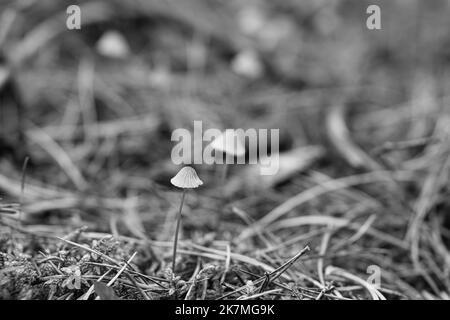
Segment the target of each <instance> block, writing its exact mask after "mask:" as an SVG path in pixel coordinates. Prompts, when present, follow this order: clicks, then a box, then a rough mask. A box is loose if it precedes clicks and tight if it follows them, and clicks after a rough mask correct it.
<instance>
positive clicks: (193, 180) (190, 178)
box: [170, 167, 203, 189]
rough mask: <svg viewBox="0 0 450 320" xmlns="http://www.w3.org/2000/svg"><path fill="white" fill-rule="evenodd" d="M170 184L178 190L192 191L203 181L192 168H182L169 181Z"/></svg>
mask: <svg viewBox="0 0 450 320" xmlns="http://www.w3.org/2000/svg"><path fill="white" fill-rule="evenodd" d="M170 183H171V184H173V185H174V186H175V187H178V188H183V189H192V188H197V187H198V186H201V185H202V184H203V181H202V180H200V178H199V177H198V175H197V172H196V171H195V169H194V168H192V167H183V168H181V170H180V171H178V173H177V174H176V175H175V177H173V178H172V179H170Z"/></svg>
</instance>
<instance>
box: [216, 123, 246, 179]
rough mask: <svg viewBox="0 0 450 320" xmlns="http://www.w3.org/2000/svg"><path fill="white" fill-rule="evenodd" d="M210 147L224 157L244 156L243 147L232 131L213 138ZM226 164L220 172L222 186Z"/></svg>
mask: <svg viewBox="0 0 450 320" xmlns="http://www.w3.org/2000/svg"><path fill="white" fill-rule="evenodd" d="M210 146H211V147H212V148H213V149H214V151H215V152H221V153H222V154H225V155H230V156H233V157H242V156H243V155H245V147H244V144H243V143H242V141H241V139H240V138H239V136H238V135H237V134H236V133H235V131H234V130H231V129H227V130H225V132H224V133H222V134H221V135H220V136H218V137H217V138H215V139H214V140H213V141H212V142H211V144H210ZM227 171H228V164H227V163H226V159H225V164H224V166H223V171H222V184H224V183H225V179H226V177H227Z"/></svg>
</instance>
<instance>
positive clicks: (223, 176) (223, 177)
mask: <svg viewBox="0 0 450 320" xmlns="http://www.w3.org/2000/svg"><path fill="white" fill-rule="evenodd" d="M227 174H228V164H227V163H225V164H224V165H223V169H222V185H223V186H224V185H225V181H226V180H227Z"/></svg>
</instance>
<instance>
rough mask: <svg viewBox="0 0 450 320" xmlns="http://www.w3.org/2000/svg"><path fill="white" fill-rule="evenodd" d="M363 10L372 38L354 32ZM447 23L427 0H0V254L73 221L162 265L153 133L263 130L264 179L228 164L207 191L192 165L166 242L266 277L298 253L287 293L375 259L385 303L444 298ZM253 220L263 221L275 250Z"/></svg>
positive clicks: (165, 201) (167, 174)
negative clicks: (228, 257)
mask: <svg viewBox="0 0 450 320" xmlns="http://www.w3.org/2000/svg"><path fill="white" fill-rule="evenodd" d="M372 4H376V5H378V6H379V7H380V8H381V30H369V29H368V28H367V26H366V21H367V18H368V17H369V16H370V15H369V14H367V13H366V9H367V7H368V6H369V5H372ZM70 5H78V6H79V8H80V9H81V29H79V30H78V29H74V30H69V29H68V27H67V25H66V22H67V19H70V16H71V15H70V14H68V13H67V12H66V10H67V8H68V7H69V6H70ZM449 16H450V4H449V1H447V0H432V1H426V2H425V1H419V0H395V1H387V0H386V1H376V0H373V1H361V0H342V1H338V0H333V1H325V0H323V1H307V0H305V1H300V0H298V1H294V0H284V1H276V2H275V1H265V0H246V1H242V0H240V1H237V0H236V1H223V0H183V1H175V0H167V1H157V0H127V1H119V0H108V1H102V0H98V1H75V0H71V1H55V0H39V1H37V0H14V1H8V0H1V1H0V198H1V200H0V201H1V205H2V206H3V207H4V209H3V211H4V212H5V214H1V213H0V219H1V221H2V222H1V223H0V225H1V228H2V234H3V235H5V237H4V238H5V239H3V240H2V245H0V248H1V251H2V252H5V253H6V252H9V253H11V252H14V250H16V251H17V250H19V251H21V252H23V253H26V254H29V255H31V256H34V255H37V254H38V252H39V250H41V251H42V250H44V251H45V250H49V251H52V250H55V248H54V247H52V246H51V244H48V243H47V244H46V243H39V241H38V243H39V244H36V243H34V244H33V246H31V245H30V243H31V242H33V241H36V239H34V240H31V239H30V238H29V237H28V236H27V233H26V232H25V231H27V232H28V234H29V233H32V234H33V233H40V234H41V233H44V234H47V235H49V234H50V235H59V236H61V235H63V234H67V233H69V232H71V231H73V230H76V229H77V228H80V227H82V226H86V227H88V228H89V230H91V231H95V232H103V233H105V234H106V233H108V234H113V235H115V236H118V235H121V236H127V237H131V238H134V239H140V240H139V241H141V240H142V241H144V240H145V241H160V243H159V242H158V243H156V244H155V243H153V244H154V245H155V246H156V247H157V248H156V249H154V250H156V251H155V252H156V253H155V252H153V253H152V255H151V257H150V258H148V257H147V258H145V259H147V260H145V259H144V258H139V259H141V260H145V263H147V264H148V265H147V264H146V265H145V266H143V265H144V262H142V261H141V260H139V261H140V262H139V263H140V264H139V263H138V262H136V263H137V264H138V265H139V267H140V268H143V270H146V271H145V272H146V274H153V273H156V272H157V271H158V270H162V269H164V267H165V264H166V263H168V262H170V261H169V260H170V259H169V258H170V257H166V256H165V255H164V254H166V253H165V252H164V251H168V250H167V249H164V248H165V247H164V243H167V242H169V241H171V239H172V235H173V233H172V232H173V225H174V223H173V221H174V219H175V214H176V210H177V207H178V204H179V197H180V193H179V192H178V190H176V188H174V187H173V186H171V184H170V178H171V177H173V176H174V175H175V174H176V172H177V171H178V170H179V169H180V168H179V167H178V166H175V165H174V164H173V163H172V161H171V159H170V153H171V150H172V147H173V146H174V143H173V142H172V141H171V133H172V131H173V130H175V129H177V128H187V129H189V130H192V128H193V121H198V120H200V121H203V125H204V129H206V128H219V129H225V128H244V129H247V128H266V129H280V152H281V154H280V172H279V174H278V175H276V176H271V177H262V176H260V175H259V174H258V173H259V170H255V166H242V165H236V166H231V167H230V172H229V175H228V178H227V180H226V184H225V185H223V184H222V183H221V181H220V179H218V174H217V171H218V168H217V167H216V166H208V165H199V166H195V168H196V169H197V172H198V174H199V176H200V178H201V179H202V180H203V181H204V182H205V184H204V186H202V188H200V189H198V190H196V191H195V192H193V193H190V194H189V196H188V198H187V207H186V213H185V215H186V216H185V217H183V219H184V220H183V224H184V225H183V236H182V238H184V239H189V241H193V242H195V243H200V244H201V245H203V246H205V247H214V246H215V245H219V246H220V245H222V250H223V243H222V242H224V241H225V242H227V243H229V245H230V246H231V248H232V251H233V252H238V253H240V254H243V255H249V256H251V257H253V258H255V259H260V260H261V261H265V263H268V264H269V265H272V264H275V265H277V263H279V262H280V261H284V260H285V259H288V258H289V257H292V256H293V255H294V254H295V253H296V252H298V251H299V248H303V247H304V246H305V245H306V244H309V246H310V248H311V252H310V255H311V258H307V259H305V260H304V261H303V264H301V265H300V266H298V267H296V268H297V269H293V271H292V274H291V275H290V277H291V279H296V281H298V282H297V283H300V284H301V285H302V286H304V287H309V286H311V287H315V286H316V287H317V283H316V284H314V281H312V280H311V279H317V281H318V283H322V284H324V283H325V282H327V279H325V280H323V277H324V275H323V268H324V265H325V266H326V265H335V266H339V267H340V268H344V269H346V270H347V271H349V272H352V273H355V274H359V275H365V274H366V268H367V266H368V265H373V264H375V265H377V266H380V268H381V269H382V270H383V273H382V283H383V287H384V289H385V290H384V291H382V292H383V294H384V295H386V296H387V297H389V298H418V297H421V298H448V297H449V296H448V293H449V292H450V291H449V288H450V283H449V279H450V278H449V271H450V254H449V251H448V250H449V245H450V234H449V227H450V219H449V210H450V209H449V208H450V201H449V199H450V198H449V197H448V196H449V183H448V181H449V163H450V160H449V159H450V158H449V145H448V138H449V136H448V134H449V132H448V129H449V125H450V107H449V89H450V88H449V85H450V78H449V67H450V37H449V34H450V20H449ZM27 157H28V159H29V160H28V162H27V165H26V170H24V169H23V168H24V162H25V159H27ZM341 178H343V180H342V179H341ZM340 179H341V180H340ZM22 182H24V184H22ZM292 199H293V200H292ZM289 200H292V201H290V202H289ZM19 202H20V206H19V207H17V204H18V203H19ZM14 210H17V212H20V218H17V215H16V216H14V215H13V216H12V217H11V214H10V211H14ZM243 216H244V218H242V217H243ZM299 217H303V218H305V217H310V218H309V220H308V219H306V220H305V219H304V220H301V221H300V220H290V221H288V220H287V219H297V218H299ZM320 217H322V218H323V217H325V220H324V219H322V218H320ZM333 219H334V220H333ZM336 219H343V220H336ZM16 223H19V224H20V226H16ZM292 223H293V224H292ZM253 224H254V226H255V228H257V227H258V226H259V227H268V226H270V227H271V228H272V227H273V228H272V229H270V228H269V229H270V230H271V231H270V232H272V233H273V234H272V236H274V238H272V240H273V239H275V240H273V241H274V243H272V245H274V246H275V247H276V245H279V249H277V250H276V251H275V253H273V251H264V250H269V249H267V248H266V244H267V243H266V244H264V243H261V240H260V239H259V238H258V237H256V236H255V235H254V233H252V232H250V231H249V230H251V226H252V225H253ZM350 225H352V226H353V228H350V227H348V226H350ZM355 225H356V227H355ZM12 226H16V227H15V228H16V229H17V228H18V229H19V231H17V232H18V234H16V235H15V236H16V237H18V239H20V241H18V242H16V245H17V243H19V244H20V243H21V244H22V246H21V247H20V248H13V247H12V244H11V242H10V238H9V236H6V235H7V234H8V235H9V231H8V230H10V228H12ZM292 226H295V227H292ZM345 226H347V227H345ZM12 230H14V229H12ZM20 230H21V231H20ZM330 230H332V231H330ZM355 232H356V233H355ZM299 236H300V237H301V236H303V238H299V239H298V237H299ZM87 239H88V240H86V239H84V240H83V241H90V240H92V239H91V238H89V237H87ZM236 239H240V240H241V241H239V242H236ZM295 239H297V240H295ZM80 241H81V240H80ZM186 241H187V240H186ZM214 241H219V244H217V243H216V242H214ZM290 241H292V242H290ZM139 243H140V242H139ZM286 243H290V244H289V245H288V244H286ZM158 245H162V246H163V247H162V248H163V249H161V248H158ZM186 245H187V244H186ZM197 249H198V248H197ZM327 249H328V250H327ZM158 250H160V251H158ZM261 250H262V251H261ZM255 252H256V253H255ZM261 252H262V253H261ZM166 255H167V254H166ZM191 258H192V257H191V256H189V255H186V256H183V258H182V260H181V262H180V266H179V267H180V272H181V273H182V274H183V276H184V277H186V278H189V276H190V275H191V274H192V269H193V268H194V267H195V261H194V262H193V261H191V260H189V259H191ZM318 259H319V268H318V267H317V266H318ZM212 260H213V261H216V260H214V259H212ZM149 261H150V262H149ZM320 261H321V262H320ZM216 262H217V261H216ZM241 262H242V261H241ZM221 263H222V262H221ZM192 264H193V265H192ZM222 264H223V263H222ZM155 265H156V266H155ZM150 266H152V267H150ZM320 266H321V267H320ZM255 268H256V267H255ZM255 270H256V271H255ZM255 270H253V271H254V272H255V273H258V272H257V271H258V269H255ZM259 273H260V274H262V273H261V272H259ZM300 275H301V276H300ZM247 276H248V275H247ZM361 277H363V276H361ZM344 278H345V277H344ZM305 279H306V280H305ZM308 279H309V280H308ZM341 280H342V274H341V278H339V277H338V278H337V280H336V279H334V278H333V281H335V283H339V281H341ZM230 281H231V280H230ZM311 283H313V284H311ZM327 283H328V282H327ZM8 285H11V284H8ZM5 286H6V284H5ZM342 286H344V284H343V285H342ZM41 289H42V288H40V291H39V292H40V293H36V292H34V291H33V292H32V293H29V296H27V297H29V298H36V297H39V295H40V294H41V293H42V292H43V291H42V290H44V289H42V290H41ZM316 289H317V288H316ZM319 289H320V286H319ZM317 290H318V289H317ZM319 291H320V290H319ZM363 291H364V290H362V291H361V288H359V289H348V290H344V289H343V291H340V292H341V294H342V295H343V296H345V297H347V298H364V297H365V295H364V293H362V292H363ZM9 292H10V293H8V294H10V295H11V296H17V294H18V293H17V292H16V291H14V292H15V293H14V294H13V293H11V292H13V290H12V289H11V290H10V291H9ZM208 292H209V291H208ZM304 293H305V292H304ZM3 294H4V295H6V294H5V293H3ZM21 294H23V293H21ZM305 294H306V293H305ZM61 295H63V293H61ZM75 296H76V295H75ZM207 297H215V296H214V294H213V293H211V295H209V293H208V296H207ZM291 298H292V297H291Z"/></svg>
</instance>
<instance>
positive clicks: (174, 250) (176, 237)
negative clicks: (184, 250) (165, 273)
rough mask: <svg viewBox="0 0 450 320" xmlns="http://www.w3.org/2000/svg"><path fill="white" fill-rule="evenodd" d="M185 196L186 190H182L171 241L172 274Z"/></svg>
mask: <svg viewBox="0 0 450 320" xmlns="http://www.w3.org/2000/svg"><path fill="white" fill-rule="evenodd" d="M185 196H186V189H183V195H182V196H181V204H180V210H178V216H177V226H176V229H175V237H174V239H173V256H172V271H173V272H175V259H176V257H177V247H178V233H179V232H180V224H181V212H182V210H183V203H184V198H185Z"/></svg>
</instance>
